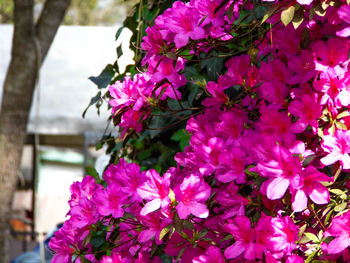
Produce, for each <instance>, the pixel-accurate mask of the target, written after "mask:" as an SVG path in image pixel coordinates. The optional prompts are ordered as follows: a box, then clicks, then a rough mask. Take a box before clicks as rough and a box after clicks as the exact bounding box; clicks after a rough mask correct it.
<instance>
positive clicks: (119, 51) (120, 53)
mask: <svg viewBox="0 0 350 263" xmlns="http://www.w3.org/2000/svg"><path fill="white" fill-rule="evenodd" d="M122 55H123V50H122V46H121V45H120V46H119V47H117V58H120V57H121V56H122Z"/></svg>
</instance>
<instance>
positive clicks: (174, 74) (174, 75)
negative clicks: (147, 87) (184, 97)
mask: <svg viewBox="0 0 350 263" xmlns="http://www.w3.org/2000/svg"><path fill="white" fill-rule="evenodd" d="M173 62H174V60H172V59H170V58H167V57H162V58H160V59H150V60H149V71H150V72H153V74H152V80H153V81H154V82H156V83H160V82H161V81H162V80H164V79H167V80H168V81H169V83H170V84H171V85H172V86H173V88H176V87H180V86H183V85H185V84H186V78H185V76H184V75H181V74H179V73H178V72H179V71H180V70H182V69H184V67H185V60H184V59H183V58H178V59H177V61H176V63H175V67H174V63H173Z"/></svg>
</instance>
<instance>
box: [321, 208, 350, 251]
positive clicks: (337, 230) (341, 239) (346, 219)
mask: <svg viewBox="0 0 350 263" xmlns="http://www.w3.org/2000/svg"><path fill="white" fill-rule="evenodd" d="M325 236H332V237H335V239H333V240H332V241H331V242H330V243H329V244H328V246H327V250H328V253H329V254H338V253H341V252H342V251H343V250H344V249H346V248H347V247H349V246H350V211H348V212H346V213H344V214H342V215H340V216H336V217H334V218H333V220H332V224H331V226H330V228H328V230H327V231H326V232H325Z"/></svg>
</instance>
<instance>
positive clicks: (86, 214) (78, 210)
mask: <svg viewBox="0 0 350 263" xmlns="http://www.w3.org/2000/svg"><path fill="white" fill-rule="evenodd" d="M69 215H70V217H71V218H70V220H71V224H72V226H73V227H76V228H82V227H84V226H87V225H91V224H94V223H96V222H97V220H98V219H99V215H98V213H97V209H96V205H95V203H94V202H93V201H91V200H88V199H87V198H83V199H81V200H80V201H79V203H78V204H77V205H75V206H73V207H72V208H71V209H70V210H69Z"/></svg>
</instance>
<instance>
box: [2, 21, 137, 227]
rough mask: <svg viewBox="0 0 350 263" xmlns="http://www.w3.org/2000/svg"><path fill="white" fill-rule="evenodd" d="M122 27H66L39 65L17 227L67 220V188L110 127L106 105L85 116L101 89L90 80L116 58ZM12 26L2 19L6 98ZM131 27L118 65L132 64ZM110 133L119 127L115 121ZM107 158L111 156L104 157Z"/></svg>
mask: <svg viewBox="0 0 350 263" xmlns="http://www.w3.org/2000/svg"><path fill="white" fill-rule="evenodd" d="M117 29H118V27H91V26H88V27H82V26H61V27H60V28H59V30H58V32H57V35H56V38H55V40H54V42H53V44H52V46H51V48H50V51H49V53H48V56H47V58H46V60H45V62H44V64H43V66H42V68H41V71H40V78H39V82H38V85H37V89H36V92H35V94H34V101H33V104H32V109H31V112H30V120H29V123H28V126H27V132H28V136H27V145H26V146H25V149H24V152H23V160H22V169H21V174H20V175H19V180H18V182H19V183H18V190H17V191H16V194H15V200H14V203H13V209H14V211H15V213H14V215H13V221H12V224H13V228H14V229H16V230H17V232H20V231H23V232H30V231H34V233H47V232H49V231H50V230H51V229H52V228H53V227H54V226H55V225H56V224H57V223H59V222H62V221H64V220H65V215H66V213H67V212H68V204H67V201H68V199H69V186H70V185H71V183H72V182H74V181H77V180H81V178H82V176H83V175H84V166H85V165H93V162H94V160H95V159H96V158H98V157H99V156H102V155H103V151H100V152H96V151H94V147H93V146H94V144H95V143H96V142H97V141H98V139H99V138H101V137H102V135H103V134H104V133H105V132H106V127H107V118H108V116H109V111H108V109H107V104H106V103H104V105H103V106H102V108H101V112H100V116H99V115H98V114H97V111H96V108H95V107H91V108H90V109H89V110H88V111H87V113H86V116H85V119H83V118H82V113H83V111H84V109H85V108H86V107H87V105H88V104H89V102H90V99H91V98H92V97H93V96H95V95H96V94H97V91H98V90H97V87H96V86H95V85H94V84H93V83H92V82H91V81H90V80H88V77H89V76H97V75H99V74H100V72H101V71H102V69H103V68H104V67H105V66H106V65H107V64H109V63H112V64H113V63H114V61H115V60H116V46H117V43H116V42H115V33H116V31H117ZM12 32H13V27H12V26H10V25H0V102H1V99H2V96H1V95H2V86H3V82H4V78H5V75H6V71H7V67H8V63H9V61H10V52H11V42H12ZM129 38H130V32H126V31H123V35H122V41H123V44H122V49H123V53H124V55H123V56H122V57H121V58H120V59H119V60H118V61H119V66H120V67H125V65H127V64H129V63H132V57H133V54H132V52H131V51H129V50H128V48H127V47H128V41H129ZM107 131H108V132H117V131H116V130H115V129H113V127H109V128H107ZM100 158H101V160H102V159H103V160H104V162H108V157H106V156H105V157H100Z"/></svg>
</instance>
